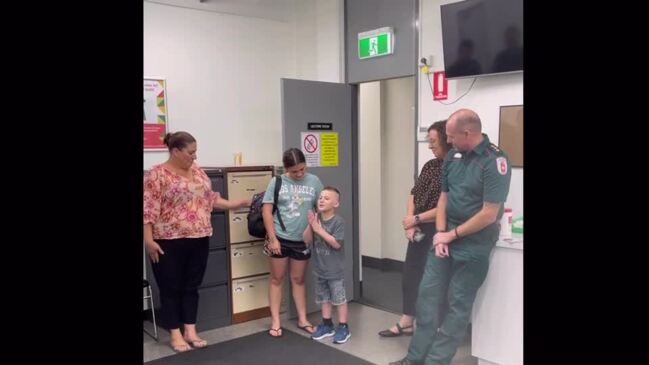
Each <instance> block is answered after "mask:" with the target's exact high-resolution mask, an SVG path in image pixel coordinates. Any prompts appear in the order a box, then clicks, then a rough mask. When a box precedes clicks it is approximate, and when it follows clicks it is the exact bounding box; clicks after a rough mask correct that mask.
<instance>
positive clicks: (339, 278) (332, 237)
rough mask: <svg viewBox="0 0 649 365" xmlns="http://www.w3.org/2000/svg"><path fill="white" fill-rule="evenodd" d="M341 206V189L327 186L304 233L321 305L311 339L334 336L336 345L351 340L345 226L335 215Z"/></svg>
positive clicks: (317, 297)
mask: <svg viewBox="0 0 649 365" xmlns="http://www.w3.org/2000/svg"><path fill="white" fill-rule="evenodd" d="M339 205H340V192H339V191H338V189H336V188H334V187H331V186H327V187H325V188H323V189H322V192H320V197H319V198H318V212H319V213H320V214H319V216H317V215H316V214H315V213H313V212H312V211H309V217H308V218H309V225H308V226H307V227H306V229H305V230H304V234H303V238H304V242H305V243H306V244H307V245H311V244H313V246H312V247H311V261H313V273H314V274H315V286H316V288H315V296H316V299H315V301H316V303H318V304H322V323H320V324H319V325H318V327H317V328H316V330H315V332H313V334H312V335H311V338H312V339H314V340H321V339H323V338H325V337H329V336H334V341H333V343H336V344H340V343H345V342H347V340H349V338H350V337H351V335H352V334H351V333H350V332H349V326H348V325H347V298H346V296H345V286H344V285H343V282H344V270H343V269H344V267H343V263H344V261H345V250H344V248H343V240H344V237H345V222H344V221H343V219H342V218H341V217H340V216H337V215H336V208H338V206H339ZM332 305H335V306H336V308H337V311H338V327H336V329H335V330H334V325H333V322H332V321H331V312H332Z"/></svg>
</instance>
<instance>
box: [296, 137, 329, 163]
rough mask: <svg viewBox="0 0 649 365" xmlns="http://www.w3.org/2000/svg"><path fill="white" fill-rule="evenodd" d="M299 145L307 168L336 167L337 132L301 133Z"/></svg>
mask: <svg viewBox="0 0 649 365" xmlns="http://www.w3.org/2000/svg"><path fill="white" fill-rule="evenodd" d="M300 145H301V146H302V152H303V153H304V156H305V157H306V165H307V166H309V167H318V166H338V132H326V133H325V132H322V133H320V132H302V133H301V134H300Z"/></svg>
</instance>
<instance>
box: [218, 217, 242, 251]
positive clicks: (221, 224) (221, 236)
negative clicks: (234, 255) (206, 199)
mask: <svg viewBox="0 0 649 365" xmlns="http://www.w3.org/2000/svg"><path fill="white" fill-rule="evenodd" d="M211 219H212V237H210V249H215V248H223V247H225V246H226V243H227V240H226V229H227V226H226V224H225V220H226V218H225V212H212V217H211ZM247 224H248V222H246V225H247Z"/></svg>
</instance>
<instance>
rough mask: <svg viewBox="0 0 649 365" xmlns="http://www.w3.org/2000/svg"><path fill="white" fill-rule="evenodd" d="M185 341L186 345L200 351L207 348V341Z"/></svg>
mask: <svg viewBox="0 0 649 365" xmlns="http://www.w3.org/2000/svg"><path fill="white" fill-rule="evenodd" d="M185 341H187V343H188V344H190V345H191V346H192V347H193V348H195V349H200V348H203V347H206V346H207V341H205V340H195V341H191V340H185Z"/></svg>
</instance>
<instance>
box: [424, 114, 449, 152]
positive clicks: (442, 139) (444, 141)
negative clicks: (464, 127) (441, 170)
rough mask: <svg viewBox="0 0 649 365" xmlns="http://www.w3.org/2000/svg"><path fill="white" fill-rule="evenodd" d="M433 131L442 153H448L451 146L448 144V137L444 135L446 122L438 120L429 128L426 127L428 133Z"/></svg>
mask: <svg viewBox="0 0 649 365" xmlns="http://www.w3.org/2000/svg"><path fill="white" fill-rule="evenodd" d="M433 129H434V130H435V131H436V132H437V137H438V138H439V145H440V146H442V148H443V149H444V151H446V152H448V151H449V150H450V149H451V147H453V146H451V145H449V144H448V136H447V135H446V120H439V121H437V122H435V123H433V124H431V125H430V127H428V132H430V131H431V130H433Z"/></svg>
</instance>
